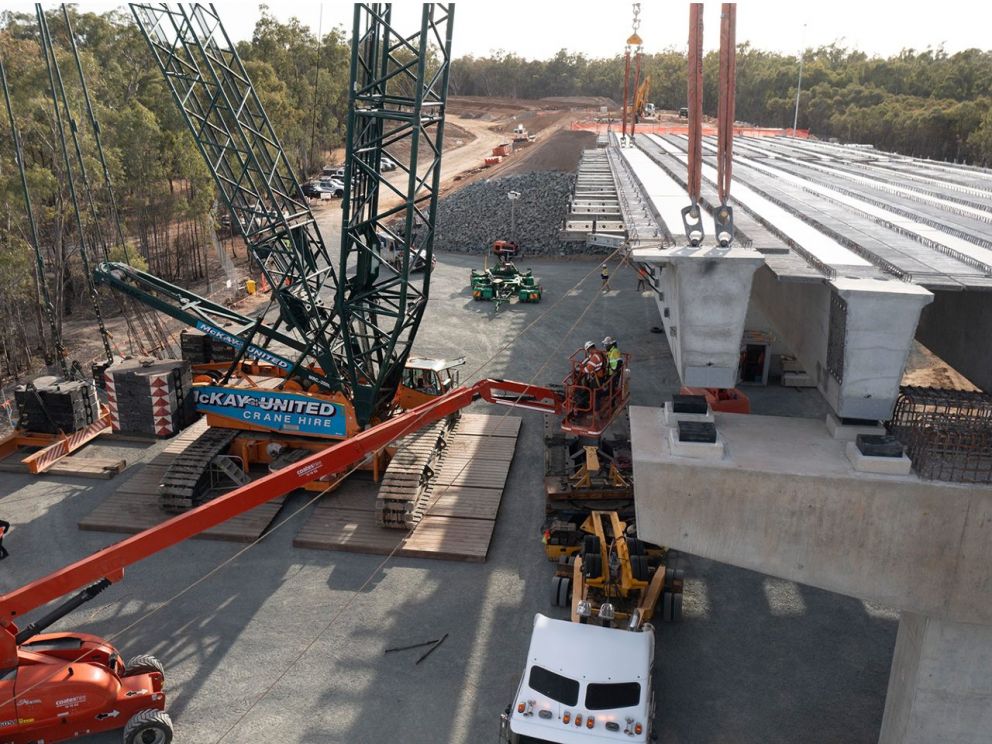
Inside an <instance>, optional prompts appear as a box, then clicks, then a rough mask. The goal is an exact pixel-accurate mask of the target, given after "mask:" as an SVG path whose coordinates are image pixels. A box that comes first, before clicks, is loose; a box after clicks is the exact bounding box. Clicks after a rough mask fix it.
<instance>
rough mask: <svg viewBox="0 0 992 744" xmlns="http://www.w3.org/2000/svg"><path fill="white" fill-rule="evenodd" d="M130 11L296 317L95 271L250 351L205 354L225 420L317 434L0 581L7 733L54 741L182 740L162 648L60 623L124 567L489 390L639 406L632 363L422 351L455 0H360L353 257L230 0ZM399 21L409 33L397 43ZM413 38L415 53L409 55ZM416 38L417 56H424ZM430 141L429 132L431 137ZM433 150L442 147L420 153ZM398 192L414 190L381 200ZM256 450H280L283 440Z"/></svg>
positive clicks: (214, 413) (377, 449)
mask: <svg viewBox="0 0 992 744" xmlns="http://www.w3.org/2000/svg"><path fill="white" fill-rule="evenodd" d="M131 10H132V12H133V14H134V16H135V19H136V21H137V23H138V27H139V29H140V30H141V33H142V35H143V36H144V38H145V40H146V41H147V43H148V46H149V48H150V49H151V51H152V53H153V56H154V59H155V62H156V64H157V65H158V67H159V69H160V70H161V72H162V73H163V75H164V78H165V81H166V84H167V87H168V89H169V90H170V91H171V93H172V94H173V97H174V99H175V101H176V103H177V105H178V106H179V108H180V110H181V111H182V114H183V117H184V118H185V120H186V122H187V124H188V125H189V128H190V131H191V132H192V133H193V135H194V139H195V140H196V142H197V145H198V147H199V149H200V152H201V154H202V155H203V156H204V158H205V160H206V161H207V162H208V164H209V165H210V168H211V172H212V173H213V175H214V178H215V183H216V184H217V186H218V190H219V192H220V194H221V196H222V198H223V200H224V201H225V202H226V203H227V205H228V207H229V208H230V209H231V212H232V214H233V215H234V218H235V219H236V220H238V221H239V222H240V224H241V226H242V228H243V232H244V233H245V237H246V240H247V241H248V243H249V246H250V247H251V250H252V252H253V254H254V256H255V257H256V258H257V259H258V261H259V263H260V264H261V265H262V266H263V270H264V271H265V273H266V277H267V280H268V283H269V285H270V286H271V287H272V304H273V305H274V306H276V307H277V308H278V314H277V317H276V320H275V321H274V322H272V323H269V322H268V321H267V314H261V315H259V316H258V317H254V318H253V317H248V316H244V315H241V314H239V313H237V312H235V311H232V310H231V309H229V308H227V307H225V306H223V305H219V304H217V303H213V302H211V301H210V300H208V299H206V298H203V297H199V296H197V295H195V294H193V293H191V292H189V291H188V290H184V289H182V288H179V287H175V286H172V285H169V284H168V283H166V282H163V281H162V280H161V279H158V278H157V277H154V276H153V275H151V274H147V273H144V272H140V271H137V270H136V269H134V268H132V267H130V266H127V265H125V264H114V263H105V264H102V265H100V266H99V267H97V268H96V269H95V274H96V276H97V278H98V279H99V280H100V281H103V282H105V283H107V284H109V285H110V286H112V287H114V288H115V289H117V290H119V291H121V292H124V293H125V294H128V295H130V296H132V297H134V298H136V299H138V300H140V301H141V302H144V303H146V304H149V305H151V306H152V307H154V308H156V309H158V310H160V311H162V312H164V313H166V314H167V315H170V316H172V317H174V318H177V319H179V320H181V321H183V322H186V323H188V324H189V325H190V326H192V327H194V328H197V329H199V330H201V331H202V332H205V333H208V334H210V335H211V336H214V337H216V338H218V339H220V340H221V341H222V342H223V343H225V344H227V345H228V346H230V347H231V348H233V349H234V350H235V352H236V353H235V359H234V361H233V362H231V363H230V364H229V365H228V366H227V368H226V369H224V370H220V369H213V370H201V371H204V374H207V373H211V372H212V373H213V375H209V374H207V376H208V379H209V380H210V382H209V383H206V382H205V383H202V384H200V385H199V386H198V387H197V396H198V401H199V403H200V405H202V406H203V407H205V408H207V410H208V413H207V416H208V422H209V423H210V425H211V428H210V429H208V432H210V431H218V430H219V431H221V432H224V434H225V436H226V434H227V431H228V430H230V431H233V432H234V434H233V435H232V439H231V440H230V443H233V442H234V440H235V439H236V438H237V437H242V438H248V439H256V440H257V441H262V442H268V443H269V444H272V443H276V444H278V443H280V442H288V443H289V446H293V447H297V448H299V449H300V450H303V451H301V452H299V453H298V456H297V457H295V458H293V459H292V460H289V461H287V460H282V461H281V462H279V463H273V467H271V468H270V472H269V473H268V474H266V475H263V476H261V477H260V478H258V479H256V480H253V481H248V482H244V483H241V484H240V485H237V486H236V487H235V488H233V489H232V490H229V491H227V492H226V493H223V494H220V495H219V496H217V497H216V498H213V499H210V500H206V499H205V498H202V497H201V495H200V494H195V493H194V494H192V495H191V498H190V503H189V504H188V505H187V506H188V508H185V509H184V510H183V511H181V513H178V514H176V515H175V516H173V517H171V518H170V519H168V520H166V521H165V522H163V523H161V524H159V525H157V526H155V527H152V528H149V529H147V530H145V531H144V532H141V533H138V534H136V535H133V536H131V537H128V538H126V539H124V540H122V541H120V542H117V543H114V544H112V545H110V546H108V547H106V548H104V549H102V550H99V551H97V552H96V553H94V554H92V555H90V556H87V557H85V558H83V559H81V560H79V561H77V562H75V563H73V564H71V565H69V566H66V567H64V568H62V569H60V570H57V571H55V572H54V573H52V574H50V575H48V576H44V577H41V578H38V579H36V580H34V581H32V582H31V583H29V584H27V585H26V586H23V587H21V588H19V589H16V590H14V591H11V592H8V593H7V594H5V595H3V596H0V670H2V671H0V744H38V743H40V742H44V743H45V744H54V743H55V742H63V741H69V740H72V739H75V738H78V737H81V736H86V735H90V734H95V733H100V732H104V731H111V730H115V729H120V728H123V738H124V742H125V744H146V743H147V744H150V743H152V742H154V744H169V743H170V742H171V741H172V738H173V730H172V723H171V720H170V719H169V716H168V714H167V713H165V707H166V690H165V676H166V673H165V670H164V669H163V667H162V665H161V664H160V663H159V662H158V661H157V660H156V659H154V658H153V657H150V656H138V657H135V658H134V659H132V660H130V661H129V662H127V663H125V662H123V661H122V659H121V655H120V652H119V651H118V650H117V649H116V648H115V647H114V646H113V645H112V644H111V643H109V642H108V641H106V640H104V639H101V638H98V637H96V636H93V635H90V634H85V633H76V632H71V631H68V632H66V631H63V632H55V633H47V632H45V631H46V630H47V629H48V628H50V627H51V626H52V625H54V624H55V623H57V622H58V621H59V620H61V619H62V618H64V617H66V616H67V615H68V614H69V613H71V612H72V611H74V610H76V609H78V608H79V607H81V606H82V605H84V604H85V603H86V602H88V601H91V600H92V599H94V598H95V597H97V596H99V595H100V594H101V593H102V592H104V591H106V590H107V589H108V588H109V587H111V586H112V585H113V584H115V583H117V582H119V581H121V580H122V579H123V578H124V570H125V568H127V567H128V566H130V565H132V564H134V563H136V562H137V561H140V560H143V559H144V558H147V557H149V556H151V555H154V554H155V553H158V552H160V551H162V550H165V549H166V548H168V547H170V546H173V545H175V544H177V543H179V542H181V541H183V540H186V539H189V538H191V537H193V536H195V535H198V534H200V533H202V532H204V531H205V530H208V529H210V528H211V527H213V526H216V525H218V524H220V523H222V522H225V521H227V520H230V519H232V518H234V517H236V516H238V515H240V514H243V513H245V512H247V511H249V510H251V509H253V508H255V507H257V506H258V505H260V504H262V503H265V502H267V501H270V500H272V499H275V498H278V497H279V496H282V495H284V494H287V493H289V492H291V491H293V490H295V489H298V488H305V487H306V486H308V485H309V484H312V483H314V482H321V483H323V484H327V483H334V482H336V480H337V479H339V478H341V477H342V476H343V475H345V474H347V473H349V472H352V471H353V470H354V469H355V468H357V467H359V466H361V465H362V464H363V463H368V462H370V461H373V460H374V459H375V458H378V457H380V456H381V453H382V452H383V451H385V450H386V449H387V448H388V447H389V446H390V445H391V444H392V443H394V442H396V441H397V440H399V439H401V438H403V437H406V436H408V435H410V434H412V433H414V432H418V431H421V430H422V429H424V428H425V427H428V426H431V425H432V424H434V423H436V422H439V421H444V420H446V419H448V418H449V417H451V416H454V415H456V414H457V413H458V412H459V411H460V410H461V409H462V408H464V407H466V406H468V405H470V404H472V403H473V402H475V401H478V400H484V401H488V402H490V403H495V404H499V405H509V406H513V407H516V408H523V409H527V410H533V411H537V412H540V413H544V414H547V415H556V416H561V417H562V422H563V423H562V425H563V427H567V430H568V431H571V432H576V433H579V434H583V435H590V436H594V435H596V434H598V433H601V432H602V430H603V428H604V427H605V426H607V425H608V424H609V422H610V421H612V420H613V418H615V416H616V415H617V414H618V413H619V411H620V410H622V407H623V406H625V405H626V399H627V392H626V391H627V387H626V381H625V379H626V378H624V382H623V384H622V385H620V386H618V387H610V388H609V392H608V393H602V394H599V393H595V394H593V395H590V385H589V382H588V380H587V379H586V378H585V377H584V375H582V373H581V368H580V367H579V366H575V365H573V368H572V370H571V371H570V372H569V375H568V377H566V378H565V380H564V381H563V385H562V386H561V387H560V388H557V387H556V388H547V387H539V386H535V385H531V384H526V383H521V382H513V381H509V380H492V379H483V380H480V381H478V382H476V383H474V384H472V385H459V384H458V378H457V375H456V374H452V375H446V376H444V378H443V380H442V373H446V372H447V367H445V366H444V364H443V363H439V362H434V363H431V362H429V360H428V361H421V362H418V361H412V360H411V359H410V348H411V346H412V343H413V339H414V337H415V335H416V331H417V327H418V326H419V323H420V319H421V316H422V314H423V310H424V306H425V305H426V301H427V296H428V288H429V278H430V268H431V263H432V262H431V258H432V253H431V246H432V243H431V236H432V234H433V226H434V216H435V212H436V199H437V189H438V183H439V176H440V157H441V151H442V138H443V124H444V104H445V100H446V95H447V76H448V73H447V69H448V62H449V60H450V42H451V26H452V22H453V18H454V6H453V5H446V4H425V5H424V7H423V11H422V17H421V24H420V27H419V28H420V31H419V33H414V34H412V35H408V34H401V33H400V32H399V31H398V30H397V29H395V28H394V26H393V24H392V19H391V8H390V5H388V4H372V5H362V4H356V6H355V14H354V26H353V37H352V49H351V85H350V86H349V90H350V96H351V99H350V105H349V118H348V141H347V153H348V159H347V164H346V166H345V168H346V178H345V183H346V187H345V194H344V198H343V209H344V216H345V220H344V230H343V235H342V245H341V250H340V256H339V257H338V258H339V260H338V261H337V265H336V266H335V262H334V261H333V260H332V258H333V256H332V254H331V253H330V252H329V251H328V250H327V248H326V245H325V244H324V242H323V240H322V238H321V236H320V233H319V231H318V229H317V227H316V223H315V220H314V217H313V214H312V213H311V212H310V210H309V207H308V206H307V204H306V200H305V199H304V198H303V196H302V192H301V190H300V188H299V183H298V181H297V180H296V178H295V176H294V175H293V172H292V169H291V168H290V167H289V164H288V161H287V159H286V156H285V153H284V152H283V150H282V148H281V146H280V145H279V140H278V137H277V136H276V135H275V133H274V131H273V130H272V127H271V124H270V123H269V121H268V119H267V117H266V116H265V112H264V109H263V108H262V106H261V103H260V102H259V100H258V96H257V94H256V92H255V90H254V88H253V87H252V84H251V80H250V77H249V76H248V74H247V72H246V70H245V69H244V66H243V65H242V63H241V60H240V59H239V57H238V55H237V52H236V50H235V47H234V45H233V43H232V42H231V40H230V38H229V37H228V36H227V33H226V31H225V30H224V27H223V26H222V24H221V23H220V19H219V17H218V16H217V13H216V10H215V9H214V8H213V6H204V5H199V4H183V5H178V6H175V5H166V4H142V3H135V4H132V5H131ZM397 38H400V39H403V40H404V41H403V44H401V45H396V44H395V39H397ZM430 40H434V42H435V43H434V44H433V45H432V44H431V43H430ZM437 42H440V47H438V45H437ZM397 50H400V51H401V52H402V56H401V57H400V58H395V57H394V56H393V55H394V53H396V52H397ZM411 51H416V52H417V53H418V54H419V61H418V60H417V59H414V60H413V61H412V62H411V60H410V58H409V57H410V54H409V53H410V52H411ZM428 62H429V63H430V68H429V69H428ZM411 70H413V71H415V72H414V73H412V74H413V77H414V78H415V81H416V84H415V85H410V83H411ZM396 82H398V83H399V85H397V86H395V89H394V83H396ZM387 121H389V122H391V125H390V126H389V127H386V126H385V122H387ZM401 140H405V141H409V142H410V144H411V147H410V154H409V157H408V158H407V159H406V160H401V159H399V158H397V157H395V154H396V153H395V152H393V151H392V150H391V149H389V148H392V147H393V146H394V145H395V144H396V143H397V142H398V141H401ZM421 140H426V144H427V145H428V147H427V148H421V147H419V146H418V143H419V142H420V141H421ZM424 149H426V150H427V151H429V152H431V153H433V155H431V156H430V157H429V158H428V161H427V162H426V164H423V163H420V164H418V162H417V158H418V153H419V152H421V151H422V150H424ZM387 152H388V153H389V155H390V157H392V159H393V160H394V161H395V162H397V163H400V168H399V170H400V171H401V174H402V176H403V178H402V182H401V183H400V184H399V185H396V184H394V183H393V182H388V181H386V180H385V179H384V178H383V177H382V176H381V169H380V168H379V165H380V161H381V159H382V158H383V157H385V153H387ZM387 193H388V194H392V195H395V196H397V197H398V199H399V206H396V205H395V204H392V205H390V204H384V203H383V200H382V199H381V198H380V197H381V196H382V194H387ZM396 220H399V222H400V224H399V226H397V224H396ZM415 225H416V226H417V227H418V229H419V232H420V234H421V235H424V234H425V232H426V234H427V236H428V238H427V239H426V240H423V239H422V240H421V241H420V242H419V245H420V248H419V249H418V251H419V253H418V254H417V256H414V255H413V252H412V251H411V250H409V249H408V248H406V246H409V245H410V241H409V239H408V238H409V236H410V235H411V234H412V232H413V228H414V226H415ZM383 232H385V233H386V234H389V235H391V236H393V238H394V239H395V240H397V241H398V243H397V244H398V245H400V246H401V249H400V255H401V260H400V261H399V266H398V267H397V266H396V265H395V263H394V262H390V261H384V260H382V256H381V250H382V242H381V241H380V239H379V238H378V237H377V236H378V235H380V234H382V233H383ZM418 257H419V258H420V259H421V261H420V263H423V264H426V268H424V270H423V272H422V273H421V274H420V275H419V277H418V278H417V279H414V278H413V277H412V276H411V273H410V266H411V263H413V262H414V261H415V260H416V259H417V258H418ZM418 365H419V366H420V367H421V368H423V369H424V370H425V371H430V372H432V373H433V374H434V377H433V378H432V379H433V380H434V382H435V384H434V387H433V389H431V390H420V391H417V390H413V389H411V388H410V387H408V386H405V385H404V384H403V381H404V379H406V380H409V379H411V377H416V378H418V379H421V378H423V377H425V376H424V375H419V374H416V372H414V373H413V374H411V372H410V370H411V369H414V370H417V368H418ZM456 365H457V362H454V363H452V364H451V365H450V366H452V367H453V366H456ZM280 401H282V402H280ZM401 401H402V402H401ZM580 401H581V402H580ZM404 407H406V408H405V410H404ZM225 409H230V410H225ZM255 410H258V411H269V412H272V411H276V412H278V413H280V414H284V415H282V416H281V420H280V424H286V423H287V422H288V424H289V425H276V423H270V422H266V423H265V424H262V423H258V422H256V421H254V419H253V417H252V418H248V417H245V416H244V415H243V413H244V412H245V411H248V412H253V411H255ZM293 416H305V417H310V418H313V419H315V420H320V421H321V422H322V423H321V429H322V431H321V436H317V437H301V436H300V435H299V433H298V429H299V426H298V424H299V421H298V420H294V419H293V418H292V417H293ZM273 420H274V419H273ZM294 421H295V427H294ZM326 422H329V423H326ZM325 423H326V425H325ZM328 440H330V441H331V442H333V443H331V444H329V443H328ZM230 443H228V444H230ZM212 446H213V445H212ZM221 446H222V447H223V446H228V445H221ZM255 449H256V450H257V451H259V452H265V453H266V454H265V455H261V456H271V452H270V450H272V449H276V448H269V447H266V446H257V447H255ZM325 488H326V486H325ZM73 593H74V594H73ZM68 595H71V596H69V598H68V599H63V601H62V602H61V603H60V604H58V605H56V606H55V607H54V608H53V609H50V610H48V611H47V612H46V613H45V614H43V615H42V616H41V617H39V618H37V619H35V620H33V621H30V622H29V621H26V620H25V618H26V617H28V616H29V615H30V614H31V613H33V612H35V611H37V610H38V609H40V608H42V607H44V606H46V605H48V604H49V603H51V602H55V601H56V600H59V599H60V598H64V597H66V596H68Z"/></svg>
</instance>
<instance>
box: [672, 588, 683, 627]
mask: <svg viewBox="0 0 992 744" xmlns="http://www.w3.org/2000/svg"><path fill="white" fill-rule="evenodd" d="M672 622H673V623H680V622H682V592H677V593H675V594H673V595H672Z"/></svg>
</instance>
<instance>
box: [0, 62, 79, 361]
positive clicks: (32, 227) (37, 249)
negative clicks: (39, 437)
mask: <svg viewBox="0 0 992 744" xmlns="http://www.w3.org/2000/svg"><path fill="white" fill-rule="evenodd" d="M0 84H2V86H3V97H4V101H5V102H6V104H7V118H8V121H9V122H10V135H11V140H12V142H13V146H14V160H16V161H17V168H18V171H19V172H20V177H21V191H22V192H23V194H24V206H25V211H26V213H27V221H28V228H29V236H28V237H29V242H30V243H31V247H32V248H33V249H34V258H35V272H36V281H37V284H38V293H39V295H40V296H39V298H38V299H39V302H40V304H41V306H42V309H43V311H44V313H45V318H46V320H47V321H48V326H49V332H50V333H51V336H52V348H53V350H54V352H55V357H56V359H55V361H56V362H57V363H58V365H59V368H60V369H61V370H62V374H63V376H64V377H65V378H66V379H68V378H69V376H70V375H69V366H68V363H67V362H66V356H67V354H66V350H65V346H64V345H63V343H62V333H61V331H60V330H59V327H58V324H57V323H56V321H55V306H54V305H53V304H52V296H51V293H50V292H49V290H48V278H47V277H46V275H45V259H44V257H43V256H42V255H41V243H40V242H39V238H38V224H37V222H35V217H34V207H33V206H32V204H31V192H30V191H28V176H27V171H26V170H25V167H24V151H23V148H22V147H21V132H20V130H19V129H18V127H17V122H16V120H15V119H14V108H13V106H12V104H11V102H10V88H9V86H8V85H7V70H6V67H5V66H4V64H3V60H2V59H0ZM42 336H44V334H42ZM41 342H42V344H43V345H44V343H45V339H44V338H42V339H41Z"/></svg>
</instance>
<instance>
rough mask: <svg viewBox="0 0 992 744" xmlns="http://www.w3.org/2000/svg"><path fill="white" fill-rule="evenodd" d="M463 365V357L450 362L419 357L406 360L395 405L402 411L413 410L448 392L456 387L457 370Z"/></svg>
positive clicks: (457, 380)
mask: <svg viewBox="0 0 992 744" xmlns="http://www.w3.org/2000/svg"><path fill="white" fill-rule="evenodd" d="M464 364H465V358H464V357H459V358H458V359H454V360H450V361H449V360H447V359H422V358H419V357H411V358H410V359H407V361H406V367H404V369H403V381H402V383H401V384H400V388H399V390H398V391H397V392H396V402H397V404H398V405H399V407H400V408H403V409H409V408H414V407H415V406H419V405H421V404H422V403H426V402H427V401H429V400H430V399H431V398H436V397H437V396H439V395H444V394H445V393H447V392H450V391H451V390H453V389H454V388H455V387H457V385H458V382H459V374H458V368H459V367H461V366H463V365H464Z"/></svg>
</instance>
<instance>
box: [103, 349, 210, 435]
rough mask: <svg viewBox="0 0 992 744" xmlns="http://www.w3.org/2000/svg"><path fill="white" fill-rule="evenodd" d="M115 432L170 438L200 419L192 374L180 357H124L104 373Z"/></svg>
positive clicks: (189, 367) (188, 366)
mask: <svg viewBox="0 0 992 744" xmlns="http://www.w3.org/2000/svg"><path fill="white" fill-rule="evenodd" d="M104 384H105V387H106V391H107V406H108V407H109V408H110V423H111V426H112V427H113V430H114V431H115V432H119V433H123V434H144V435H151V436H155V437H162V438H167V437H171V436H173V435H174V434H177V433H178V432H179V431H181V430H182V429H184V428H185V427H187V426H189V424H191V423H193V421H195V420H196V418H197V413H196V407H195V402H194V400H193V373H192V368H191V366H190V363H189V362H188V361H186V360H181V359H163V360H159V359H149V358H141V359H125V360H124V361H122V362H118V363H117V364H114V365H112V366H111V367H109V368H108V369H107V371H106V373H105V374H104Z"/></svg>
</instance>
